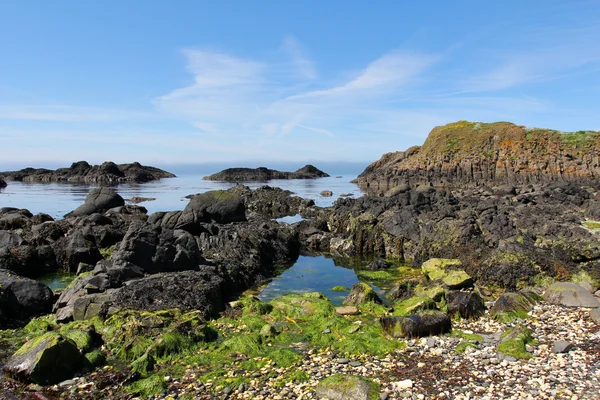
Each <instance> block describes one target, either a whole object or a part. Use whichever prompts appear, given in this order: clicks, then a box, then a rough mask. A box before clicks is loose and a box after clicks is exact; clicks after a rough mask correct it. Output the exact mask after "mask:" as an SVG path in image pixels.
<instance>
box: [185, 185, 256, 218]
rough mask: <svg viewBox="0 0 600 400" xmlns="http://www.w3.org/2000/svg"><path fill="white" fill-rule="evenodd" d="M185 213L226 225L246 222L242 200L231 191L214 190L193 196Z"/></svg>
mask: <svg viewBox="0 0 600 400" xmlns="http://www.w3.org/2000/svg"><path fill="white" fill-rule="evenodd" d="M183 211H184V212H195V213H198V214H200V215H201V216H203V220H205V221H207V222H208V221H211V220H212V221H215V222H217V223H221V224H226V223H229V222H240V221H246V209H245V207H244V201H243V200H242V198H241V197H240V196H239V195H237V194H235V193H233V192H229V191H225V190H214V191H210V192H206V193H202V194H199V195H196V196H193V197H192V198H191V200H190V202H189V203H188V205H187V206H186V207H185V209H184V210H183Z"/></svg>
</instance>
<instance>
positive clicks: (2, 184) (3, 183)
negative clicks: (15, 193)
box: [0, 178, 7, 189]
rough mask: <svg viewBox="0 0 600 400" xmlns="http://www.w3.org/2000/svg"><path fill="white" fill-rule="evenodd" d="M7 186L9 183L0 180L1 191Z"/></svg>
mask: <svg viewBox="0 0 600 400" xmlns="http://www.w3.org/2000/svg"><path fill="white" fill-rule="evenodd" d="M6 186H7V183H6V181H5V180H4V179H2V178H0V189H2V188H5V187H6Z"/></svg>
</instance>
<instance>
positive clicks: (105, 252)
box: [100, 244, 117, 260]
mask: <svg viewBox="0 0 600 400" xmlns="http://www.w3.org/2000/svg"><path fill="white" fill-rule="evenodd" d="M116 246H117V245H116V244H113V245H112V246H110V247H105V248H103V249H100V255H101V256H102V257H104V259H105V260H110V259H111V257H112V255H113V252H114V251H115V248H116Z"/></svg>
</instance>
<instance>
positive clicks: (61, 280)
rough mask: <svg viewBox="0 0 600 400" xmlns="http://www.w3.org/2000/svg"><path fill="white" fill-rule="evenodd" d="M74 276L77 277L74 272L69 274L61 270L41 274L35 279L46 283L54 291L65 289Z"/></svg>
mask: <svg viewBox="0 0 600 400" xmlns="http://www.w3.org/2000/svg"><path fill="white" fill-rule="evenodd" d="M75 278H77V275H75V274H70V273H68V272H63V271H56V272H49V273H47V274H45V275H42V276H40V277H39V278H37V280H38V281H40V282H42V283H45V284H46V285H48V287H49V288H50V289H52V291H53V292H54V291H57V290H60V289H65V288H66V287H67V286H69V285H70V284H71V282H73V281H74V280H75Z"/></svg>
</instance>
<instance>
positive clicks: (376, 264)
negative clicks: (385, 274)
mask: <svg viewBox="0 0 600 400" xmlns="http://www.w3.org/2000/svg"><path fill="white" fill-rule="evenodd" d="M389 267H390V263H388V262H387V261H385V260H382V259H377V260H375V261H372V262H370V263H369V264H368V265H367V269H368V270H371V271H381V270H384V269H388V268H389Z"/></svg>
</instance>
